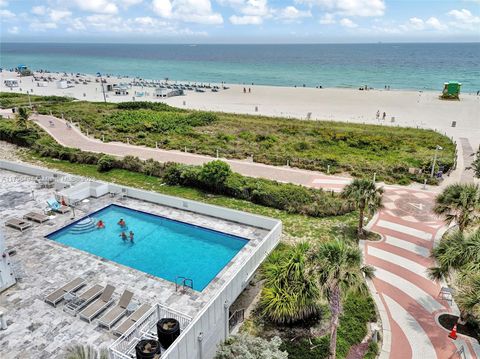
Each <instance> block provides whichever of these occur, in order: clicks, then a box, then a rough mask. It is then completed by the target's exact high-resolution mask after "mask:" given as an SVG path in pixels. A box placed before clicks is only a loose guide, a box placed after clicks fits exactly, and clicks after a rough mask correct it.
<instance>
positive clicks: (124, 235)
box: [120, 232, 127, 242]
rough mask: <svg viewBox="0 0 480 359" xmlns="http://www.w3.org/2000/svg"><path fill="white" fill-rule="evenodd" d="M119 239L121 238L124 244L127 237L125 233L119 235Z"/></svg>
mask: <svg viewBox="0 0 480 359" xmlns="http://www.w3.org/2000/svg"><path fill="white" fill-rule="evenodd" d="M120 237H122V241H124V242H125V241H126V240H127V235H126V233H125V232H122V233H121V234H120Z"/></svg>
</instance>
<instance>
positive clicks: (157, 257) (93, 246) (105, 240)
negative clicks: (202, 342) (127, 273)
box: [47, 205, 248, 291]
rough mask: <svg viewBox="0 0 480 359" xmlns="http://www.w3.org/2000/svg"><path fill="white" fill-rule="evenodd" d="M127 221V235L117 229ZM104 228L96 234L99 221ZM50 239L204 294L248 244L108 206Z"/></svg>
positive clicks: (49, 236)
mask: <svg viewBox="0 0 480 359" xmlns="http://www.w3.org/2000/svg"><path fill="white" fill-rule="evenodd" d="M121 218H123V219H124V221H125V222H126V228H125V229H124V231H125V232H126V234H127V236H128V234H129V232H130V231H132V232H133V233H134V241H133V243H131V242H130V239H127V240H126V241H124V240H122V238H121V233H122V229H121V228H120V226H119V225H118V224H117V223H118V221H119V220H120V219H121ZM100 219H101V220H102V221H103V222H104V223H105V228H104V229H97V228H96V226H95V223H96V222H97V221H98V220H100ZM47 238H49V239H52V240H54V241H57V242H59V243H63V244H65V245H68V246H71V247H74V248H77V249H80V250H83V251H85V252H88V253H92V254H95V255H97V256H99V257H103V258H105V259H108V260H111V261H113V262H117V263H119V264H122V265H125V266H128V267H131V268H134V269H137V270H139V271H142V272H145V273H149V274H151V275H154V276H157V277H160V278H163V279H166V280H169V281H171V282H175V278H176V277H177V276H182V277H186V278H191V279H193V288H194V289H195V290H197V291H202V290H203V289H204V288H205V287H206V286H207V285H208V283H210V281H211V280H212V279H214V278H215V276H216V275H217V274H218V273H219V272H220V271H221V270H222V269H223V268H224V267H225V266H226V265H227V264H228V262H230V260H231V259H232V258H233V257H234V256H235V255H236V254H237V253H238V252H239V251H240V250H241V249H242V248H243V246H245V244H247V243H248V240H246V239H244V238H240V237H237V236H233V235H229V234H225V233H221V232H217V231H213V230H210V229H206V228H203V227H198V226H195V225H191V224H188V223H183V222H178V221H174V220H171V219H167V218H164V217H160V216H156V215H153V214H149V213H145V212H141V211H137V210H133V209H130V208H126V207H121V206H117V205H110V206H108V207H105V208H103V209H101V210H99V211H97V212H94V213H92V214H90V215H89V216H88V217H85V218H82V219H80V220H78V221H76V222H74V223H72V224H70V225H68V226H66V227H64V228H62V229H60V230H58V231H55V232H53V233H50V234H49V235H47Z"/></svg>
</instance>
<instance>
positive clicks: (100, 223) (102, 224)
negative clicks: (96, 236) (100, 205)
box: [97, 219, 105, 229]
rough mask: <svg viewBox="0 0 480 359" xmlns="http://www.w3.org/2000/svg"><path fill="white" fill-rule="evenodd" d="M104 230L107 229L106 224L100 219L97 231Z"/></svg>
mask: <svg viewBox="0 0 480 359" xmlns="http://www.w3.org/2000/svg"><path fill="white" fill-rule="evenodd" d="M102 228H105V223H103V221H102V220H101V219H100V220H99V221H98V222H97V229H102Z"/></svg>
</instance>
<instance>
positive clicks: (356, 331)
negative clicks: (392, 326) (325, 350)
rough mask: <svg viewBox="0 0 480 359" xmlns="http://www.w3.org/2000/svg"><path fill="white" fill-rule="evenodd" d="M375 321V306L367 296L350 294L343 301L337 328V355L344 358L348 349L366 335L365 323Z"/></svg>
mask: <svg viewBox="0 0 480 359" xmlns="http://www.w3.org/2000/svg"><path fill="white" fill-rule="evenodd" d="M374 321H376V313H375V305H374V303H373V299H372V298H371V297H370V296H369V295H361V294H360V293H356V294H350V295H348V296H347V297H346V298H345V300H344V301H343V314H342V316H341V317H340V326H339V327H338V339H337V340H338V341H337V353H338V356H339V357H342V358H344V357H346V356H347V354H348V351H349V350H350V347H351V346H352V345H354V344H358V343H360V342H361V341H362V340H363V338H364V337H365V336H366V335H367V326H366V324H365V323H369V322H374Z"/></svg>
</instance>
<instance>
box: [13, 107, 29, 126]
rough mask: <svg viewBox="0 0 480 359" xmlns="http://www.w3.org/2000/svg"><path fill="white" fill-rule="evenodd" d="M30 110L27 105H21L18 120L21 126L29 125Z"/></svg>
mask: <svg viewBox="0 0 480 359" xmlns="http://www.w3.org/2000/svg"><path fill="white" fill-rule="evenodd" d="M29 115H30V114H29V112H28V110H27V109H26V108H25V107H19V108H18V112H17V116H16V120H17V125H18V126H19V127H27V123H28V122H27V121H28V116H29Z"/></svg>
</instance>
